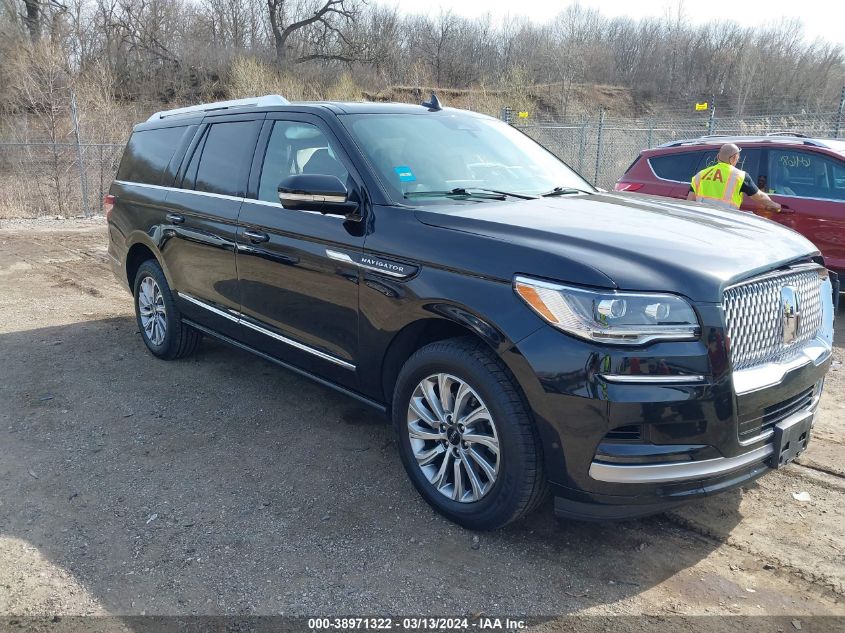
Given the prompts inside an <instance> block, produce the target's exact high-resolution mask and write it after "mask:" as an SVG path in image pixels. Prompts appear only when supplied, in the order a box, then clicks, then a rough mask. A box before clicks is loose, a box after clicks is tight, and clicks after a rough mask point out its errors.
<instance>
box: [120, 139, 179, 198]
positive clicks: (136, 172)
mask: <svg viewBox="0 0 845 633" xmlns="http://www.w3.org/2000/svg"><path fill="white" fill-rule="evenodd" d="M188 130H189V127H188V126H184V125H183V126H179V127H165V128H159V129H157V130H141V131H139V132H135V133H134V134H132V138H130V139H129V143H128V144H127V146H126V150H124V152H123V158H122V159H121V161H120V168H119V169H118V170H117V179H118V180H125V181H127V182H138V183H143V184H146V185H160V184H161V177H162V174H163V173H164V170H165V169H167V165H168V164H169V163H170V159H171V158H173V154H175V153H176V149H177V148H178V147H179V145H180V143H181V142H182V138H183V137H184V136H185V134H187V133H188Z"/></svg>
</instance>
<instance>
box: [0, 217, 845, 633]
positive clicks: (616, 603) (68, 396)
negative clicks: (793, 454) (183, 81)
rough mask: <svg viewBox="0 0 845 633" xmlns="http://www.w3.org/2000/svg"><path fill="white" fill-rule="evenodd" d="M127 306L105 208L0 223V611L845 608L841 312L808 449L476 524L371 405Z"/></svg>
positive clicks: (748, 611)
mask: <svg viewBox="0 0 845 633" xmlns="http://www.w3.org/2000/svg"><path fill="white" fill-rule="evenodd" d="M131 306H132V303H131V299H130V297H129V295H128V294H127V293H126V292H125V291H123V290H122V289H121V288H120V287H119V286H118V284H117V282H116V281H115V280H114V278H113V277H112V274H111V272H110V270H109V268H108V265H107V260H106V231H105V226H104V224H103V220H102V219H99V220H90V221H88V220H86V221H83V220H65V221H55V220H19V221H4V222H3V224H2V226H0V616H3V615H16V616H26V615H72V614H113V615H133V614H137V615H140V614H168V615H177V614H184V615H189V614H235V615H244V614H250V615H255V614H303V615H315V614H339V613H340V614H343V613H346V614H354V613H357V614H362V613H365V614H397V615H398V614H434V615H437V614H478V613H484V614H523V615H550V616H560V615H565V614H579V615H595V616H608V615H634V614H652V615H656V616H673V615H684V616H691V615H714V614H744V615H763V614H768V615H781V616H788V618H787V620H786V623H787V628H789V629H791V630H797V629H798V628H799V627H801V626H802V625H801V622H802V621H803V622H804V625H803V629H802V630H820V628H819V627H817V628H816V629H813V628H812V627H811V626H808V623H809V622H811V620H809V618H808V616H810V615H837V616H845V605H843V596H845V504H843V499H845V497H843V490H845V460H843V456H845V448H843V434H842V428H843V422H845V369H843V368H842V364H841V361H842V360H843V358H844V357H845V349H843V346H844V345H845V336H843V334H845V312H843V311H840V313H839V314H838V316H837V339H836V344H837V349H836V354H835V357H836V362H835V367H834V370H833V371H832V372H831V373H830V375H829V377H828V380H827V386H826V391H825V394H824V397H823V399H822V403H821V413H820V415H819V418H818V421H817V425H816V429H815V434H814V439H813V441H812V443H811V445H810V448H809V449H808V451H807V453H806V455H805V456H804V457H802V458H801V459H800V463H798V464H793V465H791V466H789V467H787V468H785V469H783V470H780V471H774V472H771V473H769V474H768V475H767V476H766V477H763V478H762V479H760V480H758V482H757V483H755V484H751V485H749V486H748V487H746V488H743V489H740V490H736V491H733V492H730V493H727V494H724V495H721V496H717V497H713V498H708V499H706V500H703V501H698V502H696V503H695V504H694V505H691V506H687V507H685V508H683V509H681V510H679V511H676V512H673V513H670V514H666V515H661V516H657V517H652V518H648V519H643V520H637V521H629V522H624V523H617V524H605V525H596V524H582V523H563V522H558V521H557V520H555V518H554V516H553V513H552V508H551V504H550V503H548V504H546V505H545V506H544V507H542V508H541V509H540V511H538V512H537V513H535V514H533V515H532V516H531V517H529V518H528V519H526V520H524V521H522V522H520V523H518V524H516V525H512V526H509V527H508V528H506V529H504V530H501V531H498V532H493V533H479V534H474V533H472V532H468V531H466V530H463V529H461V528H459V527H457V526H455V525H452V524H451V523H448V522H447V521H445V520H444V519H442V518H440V517H439V516H438V515H436V514H435V513H434V512H433V511H432V510H431V509H430V508H429V507H428V506H427V505H426V504H425V503H424V502H423V501H422V500H421V498H420V497H419V496H418V495H417V493H416V492H415V491H414V489H413V488H412V486H411V484H410V483H409V481H408V480H407V478H406V476H405V473H404V471H403V470H402V467H401V464H400V462H399V459H398V456H397V453H396V448H395V445H394V438H393V436H392V432H391V429H390V428H389V427H388V426H387V424H386V423H385V421H384V420H383V419H382V418H380V417H379V416H377V415H374V414H373V413H372V412H371V411H369V410H367V409H364V408H362V407H361V406H360V405H358V404H356V403H355V402H354V401H352V400H350V399H347V398H345V397H343V396H341V395H338V394H335V393H334V392H332V391H330V390H328V389H326V388H323V387H321V386H319V385H316V384H313V383H311V382H309V381H307V380H305V379H303V378H300V377H298V376H296V375H294V374H292V373H290V372H287V371H284V370H282V369H279V368H277V367H275V366H272V365H270V364H269V363H267V362H264V361H262V360H260V359H258V358H255V357H252V356H250V355H248V354H246V353H244V352H241V351H238V350H234V349H232V348H229V347H227V346H225V345H223V344H220V343H217V342H214V341H211V340H208V339H206V340H205V341H204V342H203V345H202V346H201V349H200V352H199V353H198V354H197V356H195V357H193V358H191V359H187V360H184V361H178V362H172V363H166V362H162V361H159V360H156V359H155V358H153V357H152V356H151V355H150V354H149V353H147V351H146V350H145V348H144V346H143V344H142V342H141V339H140V335H139V334H138V333H137V329H136V326H135V321H134V318H133V316H132V312H131ZM801 492H805V493H808V494H809V499H810V500H809V501H804V502H800V501H797V500H795V499H794V497H793V493H801ZM603 621H605V620H603V619H601V618H599V619H598V620H597V622H596V624H595V628H596V630H599V629H603V628H606V626H607V625H606V624H604V625H603V624H601V622H603ZM796 622H797V623H798V625H797V626H796V625H795V623H796ZM840 622H841V620H840ZM693 628H694V627H693ZM780 628H781V630H783V627H780ZM771 630H772V631H775V630H777V628H773V629H771Z"/></svg>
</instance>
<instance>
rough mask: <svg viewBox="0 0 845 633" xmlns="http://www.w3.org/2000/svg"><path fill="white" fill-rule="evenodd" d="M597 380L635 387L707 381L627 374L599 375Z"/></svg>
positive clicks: (704, 378)
mask: <svg viewBox="0 0 845 633" xmlns="http://www.w3.org/2000/svg"><path fill="white" fill-rule="evenodd" d="M599 378H601V379H602V380H604V381H606V382H617V383H628V384H637V385H689V384H698V383H702V382H705V381H706V380H707V378H706V377H704V376H693V375H690V376H663V375H650V374H645V375H641V374H638V375H628V374H599Z"/></svg>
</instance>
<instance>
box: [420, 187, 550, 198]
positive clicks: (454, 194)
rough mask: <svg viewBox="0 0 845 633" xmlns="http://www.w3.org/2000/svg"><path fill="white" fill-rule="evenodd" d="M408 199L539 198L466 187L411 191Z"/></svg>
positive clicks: (524, 194)
mask: <svg viewBox="0 0 845 633" xmlns="http://www.w3.org/2000/svg"><path fill="white" fill-rule="evenodd" d="M405 197H406V198H431V197H437V198H439V197H444V198H477V199H480V200H505V199H506V198H520V199H521V200H533V199H535V198H536V197H537V196H532V195H530V194H527V193H513V192H511V191H499V190H498V189H482V188H477V187H472V188H471V189H466V188H465V187H456V188H454V189H450V190H449V191H409V192H408V193H406V194H405Z"/></svg>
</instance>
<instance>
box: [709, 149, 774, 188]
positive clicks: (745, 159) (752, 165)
mask: <svg viewBox="0 0 845 633" xmlns="http://www.w3.org/2000/svg"><path fill="white" fill-rule="evenodd" d="M698 155H699V157H700V161H699V163H698V167H697V168H696V170H695V173H698V172H699V171H701V170H702V169H707V168H708V167H712V166H713V165H715V164H716V163H718V162H719V158H718V156H719V150H715V149H714V150H708V151H705V152H698ZM736 167H737V169H741V170H742V171H744V172H746V173H747V174H748V175H749V176H751V180H752V181H753V182H754V183H757V184H758V186H759V182H758V180H759V175H760V150H759V149H758V148H753V147H752V148H750V149H743V150H742V151H741V152H740V153H739V160H738V161H737V163H736ZM760 188H761V189H763V187H760Z"/></svg>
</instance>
